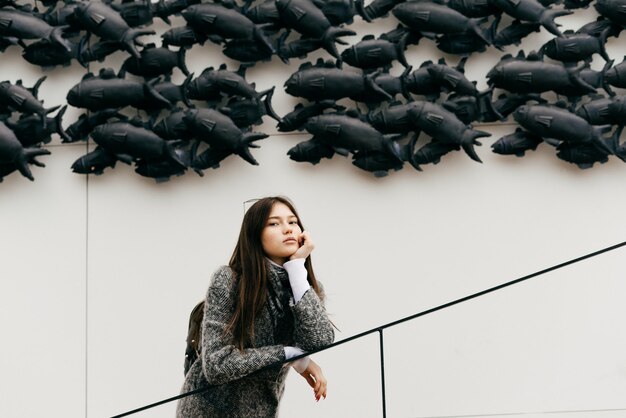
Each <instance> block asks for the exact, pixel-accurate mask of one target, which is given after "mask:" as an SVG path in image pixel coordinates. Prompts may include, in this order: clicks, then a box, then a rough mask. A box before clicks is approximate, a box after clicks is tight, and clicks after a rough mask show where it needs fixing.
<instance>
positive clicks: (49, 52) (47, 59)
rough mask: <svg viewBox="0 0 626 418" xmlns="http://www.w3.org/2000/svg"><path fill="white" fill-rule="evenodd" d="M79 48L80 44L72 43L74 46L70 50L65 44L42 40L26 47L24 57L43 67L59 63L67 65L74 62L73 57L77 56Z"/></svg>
mask: <svg viewBox="0 0 626 418" xmlns="http://www.w3.org/2000/svg"><path fill="white" fill-rule="evenodd" d="M70 43H71V41H70ZM78 48H79V46H78V45H74V44H73V43H72V48H71V50H70V51H68V50H67V49H65V47H64V46H61V45H59V44H55V43H52V42H50V41H47V40H41V41H37V42H33V43H31V44H30V45H28V46H27V47H26V48H24V50H23V51H22V57H23V58H24V59H25V60H26V61H28V62H29V63H31V64H33V65H38V66H40V67H42V68H43V69H47V68H53V67H56V66H57V65H61V66H63V67H67V66H69V65H70V64H71V63H72V59H74V58H76V54H77V53H78Z"/></svg>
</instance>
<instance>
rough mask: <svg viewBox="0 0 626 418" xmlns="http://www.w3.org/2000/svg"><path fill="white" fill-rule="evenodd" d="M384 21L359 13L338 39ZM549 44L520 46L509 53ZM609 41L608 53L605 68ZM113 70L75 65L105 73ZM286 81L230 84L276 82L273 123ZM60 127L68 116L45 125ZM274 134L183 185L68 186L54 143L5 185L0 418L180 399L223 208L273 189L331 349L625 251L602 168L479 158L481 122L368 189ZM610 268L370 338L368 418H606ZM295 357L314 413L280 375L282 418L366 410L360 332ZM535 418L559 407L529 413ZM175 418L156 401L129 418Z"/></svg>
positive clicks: (7, 74) (50, 94) (0, 213)
mask: <svg viewBox="0 0 626 418" xmlns="http://www.w3.org/2000/svg"><path fill="white" fill-rule="evenodd" d="M593 19H595V14H594V12H593V10H586V11H577V13H576V15H575V16H574V17H568V18H559V22H561V23H563V24H564V27H572V28H577V27H578V26H580V25H582V23H585V22H587V21H590V20H593ZM176 24H180V20H177V21H176ZM395 25H396V23H395V21H393V19H392V18H389V19H387V20H382V21H377V23H376V24H373V25H367V24H365V23H364V22H362V21H361V20H360V19H358V18H357V22H355V25H354V26H353V27H354V28H355V29H356V30H357V31H358V32H359V36H358V37H355V39H353V40H351V42H353V43H354V42H356V41H357V38H358V39H360V37H361V36H362V35H365V34H367V33H374V34H378V33H382V32H384V31H386V30H388V29H391V28H393V27H395ZM155 27H156V28H157V30H158V31H159V32H162V31H163V30H165V29H166V28H167V27H166V26H165V25H162V24H155ZM155 39H158V38H155ZM547 39H549V36H548V35H547V34H546V33H545V32H542V33H541V34H533V35H531V37H530V38H529V39H528V40H527V41H525V43H524V49H526V50H527V51H528V50H530V49H537V48H538V47H539V46H540V45H541V44H542V43H543V42H544V41H545V40H547ZM620 41H621V39H612V40H611V43H610V45H609V50H610V54H611V55H612V57H614V58H616V59H617V60H618V61H619V60H620V57H621V55H622V54H623V48H621V47H620V45H619V42H620ZM516 51H517V48H511V49H510V50H509V52H514V53H515V52H516ZM500 55H501V53H499V52H497V51H489V52H487V53H485V54H479V55H472V56H471V57H470V59H469V62H468V65H467V76H468V78H469V79H475V80H478V86H479V88H485V86H486V84H485V80H484V74H485V73H486V71H487V70H488V69H489V68H490V67H491V66H492V65H493V64H494V63H495V62H497V60H498V59H499V57H500ZM317 56H325V55H324V54H323V53H318V54H313V58H315V57H317ZM440 56H444V55H442V54H440V53H439V52H438V51H437V50H435V49H433V48H432V47H430V46H429V41H422V43H421V44H420V45H419V46H418V47H412V48H411V50H410V53H409V60H410V62H411V63H413V64H414V66H418V65H419V64H420V63H421V62H422V61H424V60H426V59H437V58H439V57H440ZM123 58H124V54H121V53H120V54H116V56H114V57H112V58H110V59H109V60H108V61H107V62H106V65H104V64H98V65H93V66H92V68H91V69H92V70H97V68H99V67H101V66H113V67H114V68H118V67H119V63H120V62H121V60H122V59H123ZM447 59H448V62H449V63H450V64H454V63H456V62H457V61H458V58H456V57H451V56H447ZM222 62H229V63H230V61H228V60H227V59H222V57H221V56H220V53H219V49H218V48H217V47H214V46H210V45H206V46H204V47H195V48H194V49H193V50H192V51H191V52H190V53H189V54H188V66H189V67H190V69H191V71H194V72H195V73H196V74H198V73H199V72H200V71H201V70H202V69H203V68H205V67H207V66H210V65H213V66H217V65H219V64H220V63H222ZM298 65H299V62H298V60H294V61H293V62H292V64H291V65H290V66H285V65H283V64H281V63H280V62H275V61H272V62H271V63H264V64H260V65H258V66H257V67H255V68H254V69H251V70H249V72H248V79H249V80H250V81H256V83H257V87H258V89H259V90H261V89H265V88H268V87H271V86H272V85H276V86H278V89H277V90H279V91H277V93H276V95H275V100H274V104H275V108H276V110H277V112H278V113H279V114H286V113H287V112H289V111H290V110H292V109H293V106H294V105H295V103H297V102H298V100H297V99H295V98H292V97H289V96H287V95H286V94H284V93H283V92H282V91H280V86H282V83H283V82H284V80H286V79H287V77H288V76H289V74H291V73H292V72H293V71H295V70H296V68H297V66H298ZM593 66H594V68H600V67H602V62H601V61H598V60H596V61H594V63H593ZM394 70H399V69H398V68H395V69H394ZM175 71H176V72H175V78H176V80H178V81H180V80H182V74H180V72H178V70H175ZM83 73H84V70H83V69H81V68H80V67H78V66H72V67H69V68H66V69H55V70H53V71H50V72H47V73H46V74H47V75H48V80H47V81H46V82H45V83H44V84H43V86H42V87H41V98H44V99H45V100H46V104H47V105H48V106H52V105H57V104H62V103H63V102H64V97H65V94H66V92H67V90H68V89H69V88H70V87H71V86H72V85H73V84H75V83H76V82H78V80H79V79H80V77H81V76H82V74H83ZM39 75H40V71H39V69H37V68H36V67H33V66H31V65H30V64H28V63H26V62H25V61H23V60H21V58H20V55H19V51H18V50H17V49H16V48H11V49H9V50H8V51H7V52H6V53H5V54H3V55H2V56H0V79H9V80H11V81H13V82H15V81H16V80H17V79H18V78H22V79H23V80H24V83H25V84H26V85H27V86H29V85H32V84H34V82H35V80H36V79H37V78H38V77H39ZM80 113H81V111H79V110H78V109H70V110H69V111H68V114H67V117H66V122H65V125H66V126H67V125H69V123H71V122H72V121H73V120H75V119H76V117H77V116H78V115H79V114H80ZM274 125H275V124H274V123H273V121H271V120H269V121H266V122H265V123H264V124H263V125H262V126H260V127H258V128H256V130H258V131H262V132H267V133H270V134H272V135H271V137H270V138H267V139H265V140H263V141H262V142H260V145H261V148H260V149H258V150H253V154H254V155H255V157H256V158H257V159H258V161H259V162H260V166H258V167H253V166H251V165H249V164H247V163H246V162H244V161H243V160H241V159H238V158H237V157H230V158H229V159H227V160H226V161H224V163H223V164H222V167H221V168H219V169H218V170H214V171H207V172H206V175H205V176H204V177H202V178H201V177H198V176H197V175H195V174H194V173H189V174H187V175H185V176H183V177H179V178H174V179H172V180H171V181H170V182H168V183H163V184H156V183H155V182H153V181H152V180H150V179H145V178H142V177H140V176H138V175H136V174H135V173H134V172H133V170H132V168H130V167H128V166H125V165H123V164H118V166H117V167H116V168H115V169H114V170H107V171H106V172H105V174H104V175H102V176H89V177H88V178H87V177H84V176H81V175H77V174H73V173H71V170H70V166H71V164H72V162H73V161H74V160H76V159H77V158H78V157H80V156H81V155H83V154H84V153H85V152H86V150H87V149H88V148H87V145H85V144H82V143H81V144H64V145H62V144H60V143H59V142H58V139H55V142H54V143H53V144H51V145H49V146H48V149H49V150H50V151H51V152H52V155H50V156H44V157H42V158H41V160H42V161H44V162H46V164H47V166H46V167H45V168H43V169H42V168H34V175H35V178H36V181H35V182H33V183H30V182H28V181H27V180H25V179H24V178H22V177H21V176H20V175H19V174H14V175H11V176H9V177H7V178H5V180H4V182H3V183H2V184H0V193H1V196H2V197H0V199H1V202H2V203H1V204H0V231H2V238H3V239H2V240H0V253H1V254H3V257H2V262H1V263H0V278H1V279H0V286H1V287H0V295H1V296H0V298H1V301H0V302H1V303H0V306H1V308H0V309H1V310H2V315H0V321H1V329H2V330H3V344H2V351H1V354H2V355H1V356H0V359H1V360H0V364H1V369H0V373H1V374H2V376H3V378H2V379H0V392H1V393H2V394H3V396H2V398H3V401H2V402H0V416H3V417H35V416H61V415H62V416H66V417H79V416H87V417H90V418H92V417H93V418H95V417H106V416H111V415H115V414H120V413H122V412H125V411H127V410H130V409H134V408H138V407H140V406H143V405H145V404H149V403H152V402H156V401H159V400H161V399H164V398H167V397H170V396H174V395H176V394H178V392H179V389H180V386H181V384H182V381H183V375H182V367H183V357H184V354H183V352H184V348H185V337H186V329H187V321H188V316H189V313H190V310H191V308H192V307H193V306H194V305H195V303H196V302H197V301H199V300H200V299H201V298H202V297H203V295H204V292H205V290H206V286H207V284H208V280H209V277H210V274H211V272H212V271H213V270H214V269H215V268H216V267H217V266H218V265H220V264H224V263H226V262H227V261H228V258H229V256H230V252H231V251H232V248H233V246H234V244H235V240H236V237H237V233H238V229H239V224H240V222H241V218H242V213H243V204H242V202H243V201H245V200H248V199H251V198H255V197H260V196H265V195H269V194H285V195H287V196H290V197H291V198H292V199H293V200H294V201H295V202H296V204H297V206H298V208H299V210H300V213H301V216H302V218H303V220H304V223H305V225H306V227H307V228H308V229H309V230H310V231H311V233H312V234H313V237H314V238H315V241H316V243H317V249H316V250H315V254H314V260H315V265H316V270H317V274H318V277H320V278H321V280H322V281H323V282H324V284H325V287H326V290H327V293H328V311H329V312H330V313H331V315H332V319H333V321H334V322H335V324H337V326H338V327H339V328H340V330H341V332H338V334H337V339H338V340H341V339H344V338H347V337H349V336H351V335H353V334H356V333H358V332H361V331H364V330H366V329H368V328H371V327H375V326H378V325H381V324H385V323H387V322H390V321H393V320H395V319H398V318H401V317H405V316H408V315H410V314H412V313H415V312H418V311H421V310H425V309H428V308H431V307H434V306H437V305H439V304H442V303H445V302H447V301H450V300H453V299H456V298H459V297H462V296H465V295H467V294H470V293H474V292H477V291H479V290H483V289H486V288H489V287H491V286H495V285H497V284H500V283H503V282H505V281H508V280H511V279H514V278H517V277H520V276H523V275H525V274H528V273H531V272H534V271H537V270H540V269H543V268H546V267H549V266H551V265H554V264H558V263H560V262H563V261H565V260H568V259H571V258H574V257H577V256H580V255H583V254H586V253H588V252H591V251H593V250H596V249H600V248H603V247H606V246H609V245H612V244H615V243H618V242H621V241H623V240H624V237H626V226H625V225H624V223H623V222H620V220H621V219H622V217H623V205H624V203H626V200H625V199H624V197H623V196H624V191H625V189H626V186H625V183H624V181H623V177H624V176H625V175H626V166H624V164H623V163H622V162H621V161H619V160H617V159H616V158H612V159H611V160H610V161H609V163H607V164H604V165H600V166H596V167H594V168H593V169H591V170H584V171H583V170H579V169H578V168H576V167H575V166H573V165H570V164H567V163H565V162H563V161H561V160H558V159H557V158H556V156H555V151H554V149H553V148H551V147H549V146H547V145H545V144H544V145H540V147H539V148H538V150H537V151H536V152H529V153H528V154H527V155H526V156H525V157H524V158H516V157H504V156H500V155H496V154H493V153H492V152H491V150H490V147H489V146H490V145H491V143H493V142H494V141H495V140H497V139H498V138H499V137H501V136H502V135H505V134H507V133H510V132H512V131H513V130H514V125H512V124H502V125H490V126H482V127H480V129H483V130H487V131H489V132H492V133H493V136H492V137H491V138H485V139H484V141H483V146H482V147H479V148H478V153H479V155H480V156H481V158H482V159H483V161H484V164H482V165H480V164H477V163H475V162H473V161H471V160H470V159H469V158H468V157H467V156H465V155H464V154H463V153H462V152H458V153H453V154H451V155H448V156H446V157H444V159H443V160H442V162H441V163H440V164H439V165H436V166H425V167H424V171H423V172H420V173H418V172H416V171H414V170H413V169H412V168H410V167H407V168H405V169H403V170H402V171H399V172H395V173H391V174H390V175H389V176H388V177H386V178H383V179H376V178H374V177H373V176H372V175H370V174H369V173H366V172H363V171H360V170H358V169H357V168H355V167H353V166H352V165H351V164H350V162H349V161H348V160H347V159H344V158H342V157H339V156H336V157H334V158H333V159H332V160H325V161H323V162H322V163H320V164H319V165H317V166H311V165H310V164H303V163H295V162H293V161H291V160H290V159H289V158H288V157H287V156H286V155H285V154H286V152H287V150H288V149H289V148H291V147H292V146H293V145H295V144H296V143H297V142H299V141H301V140H304V139H308V137H309V136H308V135H307V134H290V135H284V134H280V135H278V134H276V129H275V127H274ZM90 146H91V147H93V146H92V145H90ZM624 254H625V250H624V249H620V250H616V251H614V252H611V253H608V254H605V255H602V256H599V257H596V258H593V259H591V260H588V261H585V262H583V263H579V264H576V265H574V266H570V267H567V268H564V269H562V270H558V271H555V272H552V273H550V274H547V275H544V276H541V277H538V278H535V279H533V280H532V281H529V282H527V283H524V284H521V285H518V286H515V287H511V288H508V289H506V290H502V291H500V292H498V293H494V294H491V295H488V296H485V297H483V298H480V299H477V300H473V301H471V302H468V303H465V304H462V305H458V306H456V307H453V308H450V309H448V310H445V311H441V312H438V313H435V314H432V315H430V316H426V317H423V318H421V319H418V320H416V321H413V322H410V323H406V324H403V325H401V326H398V327H395V328H391V329H388V330H387V331H385V334H384V335H385V367H386V383H387V416H389V417H440V416H458V415H474V416H485V415H489V414H493V415H494V416H499V415H505V414H515V413H531V412H533V413H535V414H532V415H527V416H531V417H546V416H550V417H558V418H561V417H562V418H570V417H600V418H615V417H626V410H625V409H626V401H625V400H624V393H626V361H625V360H624V356H623V353H624V352H625V351H626V337H624V334H623V332H622V331H623V326H622V324H621V321H620V320H621V319H622V318H624V317H625V316H626V307H625V306H624V304H623V300H622V299H623V297H622V296H623V294H624V292H625V291H626V283H625V282H624V280H623V276H622V274H624V267H623V263H620V259H621V258H623V257H624ZM315 358H316V360H317V361H318V363H320V364H321V365H322V367H323V369H324V372H325V374H326V375H327V377H328V380H329V396H328V399H326V400H325V401H323V402H320V403H318V404H316V403H315V401H314V399H313V396H312V395H311V393H310V390H309V388H308V386H307V385H306V384H305V382H304V381H303V380H302V379H301V378H300V377H299V376H297V375H295V374H292V375H290V377H289V379H288V382H287V390H286V393H285V398H284V401H283V403H282V416H283V417H293V416H298V417H322V416H323V417H345V416H358V417H364V418H367V417H380V416H382V408H381V397H380V372H379V358H380V357H379V351H378V336H377V335H376V334H373V335H370V336H368V337H366V338H364V339H362V340H358V341H355V342H353V343H350V344H347V345H342V346H340V347H337V348H336V349H333V350H330V351H327V352H324V353H320V354H318V355H316V356H315ZM592 410H593V411H595V412H579V413H576V412H574V411H592ZM554 411H561V413H560V414H549V415H548V413H549V412H554ZM567 411H570V412H569V413H568V412H567ZM601 411H603V412H601ZM173 413H174V404H172V403H171V404H168V405H165V406H160V407H158V408H155V409H152V410H149V411H146V412H143V413H140V414H137V416H146V417H147V416H150V417H171V416H173Z"/></svg>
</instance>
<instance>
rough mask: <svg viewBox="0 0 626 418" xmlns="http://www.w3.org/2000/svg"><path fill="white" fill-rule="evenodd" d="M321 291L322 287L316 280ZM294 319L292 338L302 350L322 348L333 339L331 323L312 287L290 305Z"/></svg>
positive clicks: (333, 333) (333, 332)
mask: <svg viewBox="0 0 626 418" xmlns="http://www.w3.org/2000/svg"><path fill="white" fill-rule="evenodd" d="M318 285H319V286H320V289H321V293H322V294H323V293H324V291H323V287H322V285H321V283H319V282H318ZM292 311H293V316H294V319H295V330H294V339H295V346H296V347H299V348H301V349H303V350H304V351H313V350H318V349H320V348H323V347H325V346H327V345H329V344H332V342H333V341H334V339H335V331H334V330H333V325H332V324H331V322H330V320H329V319H328V315H327V314H326V309H325V308H324V304H323V303H322V301H321V299H320V298H319V296H318V295H317V293H315V290H313V288H309V290H307V291H306V293H305V294H304V296H302V299H300V300H299V301H298V303H296V304H295V305H293V307H292Z"/></svg>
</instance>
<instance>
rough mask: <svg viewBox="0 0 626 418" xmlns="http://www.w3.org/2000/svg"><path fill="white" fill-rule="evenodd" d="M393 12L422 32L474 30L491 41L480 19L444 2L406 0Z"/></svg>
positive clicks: (441, 32)
mask: <svg viewBox="0 0 626 418" xmlns="http://www.w3.org/2000/svg"><path fill="white" fill-rule="evenodd" d="M393 14H394V16H396V17H397V18H398V20H399V21H400V22H402V23H404V24H405V25H407V26H408V27H409V28H412V29H413V30H418V31H420V32H422V33H424V32H428V33H439V34H462V33H468V32H473V33H475V34H476V36H478V37H479V38H480V39H482V40H483V42H484V43H485V44H487V45H489V44H490V43H491V41H490V40H489V39H488V38H487V37H485V35H484V33H483V29H482V28H481V27H480V23H481V20H480V19H470V18H468V17H465V16H463V15H462V14H461V13H459V12H457V11H456V10H454V9H451V8H449V7H446V6H444V5H442V4H437V3H432V2H429V1H412V2H404V3H400V4H398V5H397V6H396V7H394V9H393Z"/></svg>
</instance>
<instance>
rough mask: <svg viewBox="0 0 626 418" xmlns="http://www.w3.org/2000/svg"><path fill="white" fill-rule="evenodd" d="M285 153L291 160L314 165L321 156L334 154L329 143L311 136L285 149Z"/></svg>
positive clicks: (330, 156)
mask: <svg viewBox="0 0 626 418" xmlns="http://www.w3.org/2000/svg"><path fill="white" fill-rule="evenodd" d="M287 155H288V156H289V158H290V159H292V160H293V161H297V162H299V163H304V162H307V163H311V164H313V165H315V164H318V163H319V162H320V161H321V160H322V158H329V159H330V158H332V157H333V155H335V150H333V148H332V147H331V146H330V145H328V144H326V143H324V142H320V141H318V140H316V139H314V138H313V139H309V140H308V141H303V142H300V143H298V144H297V145H295V146H294V147H292V148H291V149H289V151H287Z"/></svg>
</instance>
